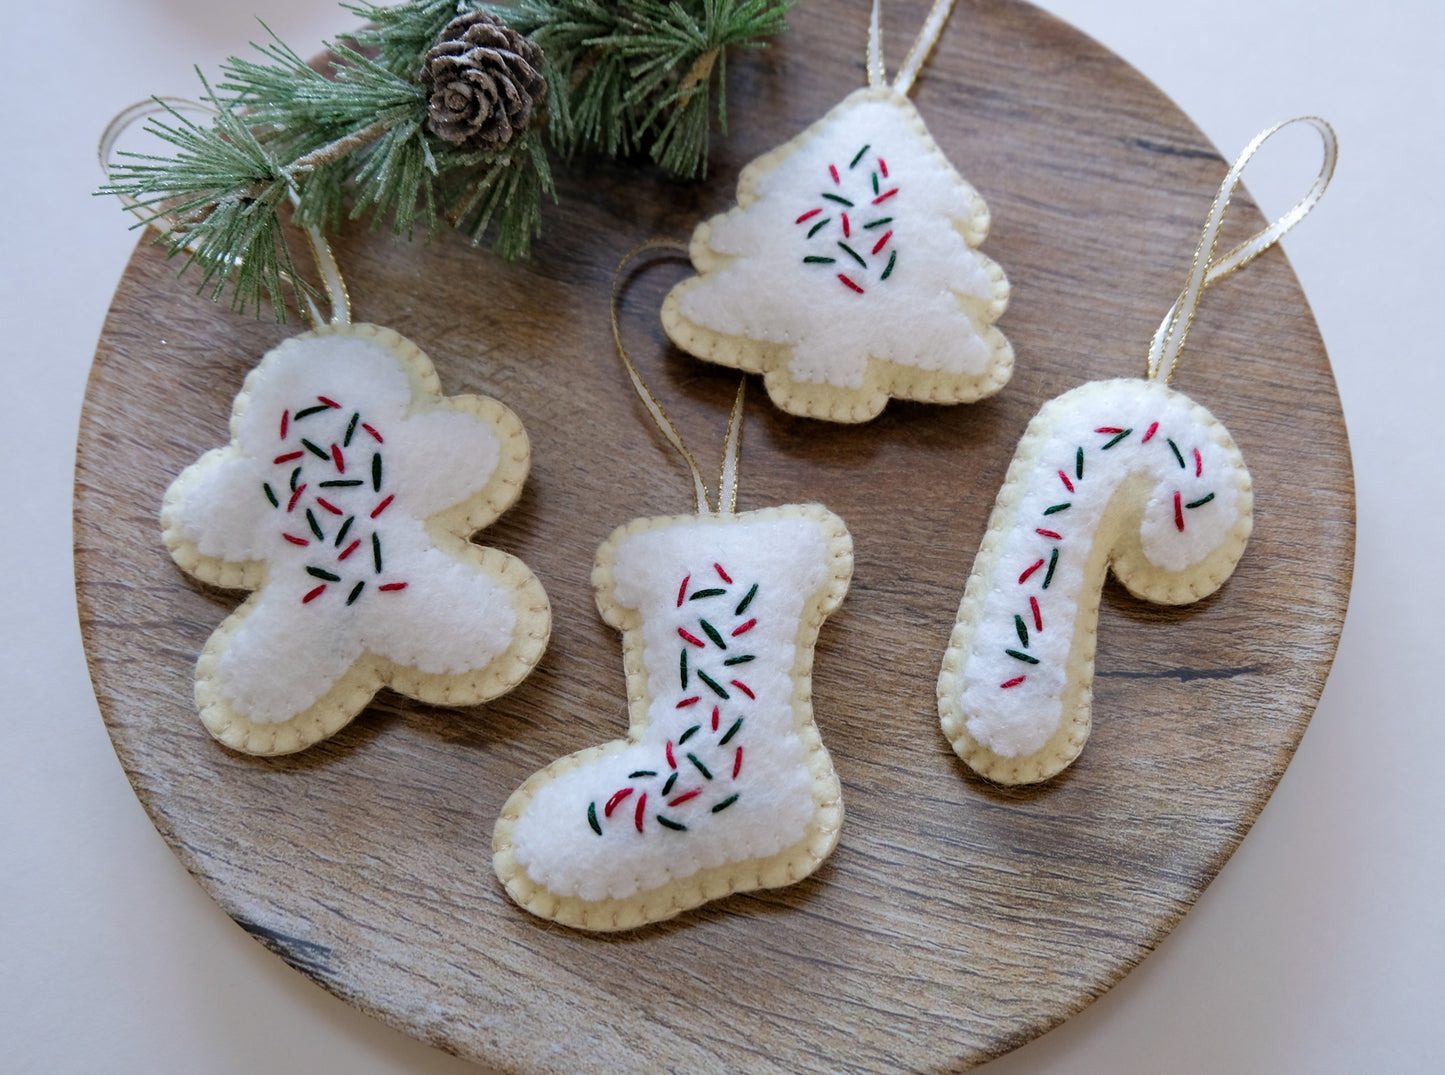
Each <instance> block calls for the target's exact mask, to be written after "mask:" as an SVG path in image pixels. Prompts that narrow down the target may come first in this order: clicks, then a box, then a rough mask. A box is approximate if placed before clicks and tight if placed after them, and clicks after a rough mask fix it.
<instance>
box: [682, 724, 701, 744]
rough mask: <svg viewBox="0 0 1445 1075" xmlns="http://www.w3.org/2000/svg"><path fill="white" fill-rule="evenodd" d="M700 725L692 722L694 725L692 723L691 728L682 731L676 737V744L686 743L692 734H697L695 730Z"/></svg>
mask: <svg viewBox="0 0 1445 1075" xmlns="http://www.w3.org/2000/svg"><path fill="white" fill-rule="evenodd" d="M701 727H702V725H701V724H694V725H693V726H692V727H691V728H689V729H688V730H687V731H685V732H683V733H682V734H681V735H679V736H678V737H677V745H678V746H682V744H683V743H686V742H687V741H688V740H689V739H691V738H692V737H693V736H694V735H696V734H697V730H698V729H699V728H701Z"/></svg>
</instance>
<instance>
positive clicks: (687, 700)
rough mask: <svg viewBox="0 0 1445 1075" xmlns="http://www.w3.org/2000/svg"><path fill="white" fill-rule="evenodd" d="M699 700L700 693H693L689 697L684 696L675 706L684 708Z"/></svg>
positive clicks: (695, 703)
mask: <svg viewBox="0 0 1445 1075" xmlns="http://www.w3.org/2000/svg"><path fill="white" fill-rule="evenodd" d="M700 701H702V695H700V694H694V695H693V696H692V697H691V698H684V699H683V700H682V701H680V702H678V703H677V706H676V708H678V709H686V708H687V707H688V706H690V705H697V703H698V702H700Z"/></svg>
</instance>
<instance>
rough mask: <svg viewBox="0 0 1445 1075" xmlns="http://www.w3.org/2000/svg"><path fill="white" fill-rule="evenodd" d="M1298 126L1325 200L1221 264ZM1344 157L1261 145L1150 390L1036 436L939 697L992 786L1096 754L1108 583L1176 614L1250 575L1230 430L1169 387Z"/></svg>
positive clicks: (1224, 201)
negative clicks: (1222, 283) (1255, 188)
mask: <svg viewBox="0 0 1445 1075" xmlns="http://www.w3.org/2000/svg"><path fill="white" fill-rule="evenodd" d="M1292 123H1306V124H1309V125H1311V126H1312V127H1313V128H1314V129H1315V130H1317V131H1318V132H1319V134H1320V136H1321V137H1322V139H1323V140H1324V148H1325V154H1324V165H1323V167H1322V168H1321V170H1320V173H1319V176H1318V177H1317V178H1316V180H1315V183H1314V185H1313V186H1312V187H1311V189H1310V191H1309V192H1308V194H1307V195H1306V196H1305V197H1304V198H1303V199H1302V200H1301V201H1300V202H1299V203H1298V204H1297V205H1295V206H1294V207H1293V208H1292V209H1291V210H1290V211H1289V212H1287V213H1286V214H1284V216H1282V217H1280V219H1278V220H1276V221H1275V222H1274V223H1272V224H1271V225H1269V226H1268V227H1267V228H1265V229H1263V230H1262V231H1260V232H1259V233H1257V234H1256V235H1254V236H1252V237H1251V238H1249V239H1247V240H1246V241H1244V242H1242V243H1240V244H1239V245H1238V246H1236V247H1234V248H1233V249H1232V250H1230V251H1228V252H1227V253H1225V254H1223V255H1221V256H1219V257H1218V258H1216V257H1215V254H1214V251H1215V247H1216V244H1217V242H1218V237H1219V231H1220V227H1221V225H1222V223H1223V220H1224V215H1225V212H1226V210H1227V209H1228V205H1229V200H1230V196H1231V194H1232V193H1233V191H1234V188H1235V186H1236V185H1237V184H1238V182H1239V177H1240V174H1241V172H1243V170H1244V168H1245V166H1246V165H1247V164H1248V162H1249V160H1250V158H1251V157H1252V156H1253V155H1254V153H1255V151H1256V150H1257V149H1258V148H1259V147H1260V146H1261V145H1262V144H1263V143H1264V142H1265V141H1266V140H1267V139H1268V138H1270V137H1271V136H1272V135H1273V134H1275V133H1276V132H1277V131H1279V130H1281V129H1282V128H1284V127H1286V126H1289V125H1290V124H1292ZM1335 157H1336V144H1335V137H1334V133H1333V131H1332V130H1331V129H1330V127H1329V125H1328V124H1326V123H1325V122H1324V121H1323V120H1320V119H1316V118H1313V117H1306V118H1303V119H1299V120H1291V121H1289V122H1288V123H1282V124H1279V125H1277V126H1275V127H1271V128H1270V129H1268V130H1266V131H1264V132H1262V133H1261V134H1260V135H1258V136H1257V137H1256V138H1255V139H1254V140H1253V141H1251V142H1250V144H1249V145H1248V146H1247V147H1246V148H1245V150H1244V151H1243V152H1242V153H1241V154H1240V156H1239V158H1238V160H1236V161H1235V163H1234V166H1233V167H1232V168H1231V169H1230V170H1229V173H1228V175H1227V176H1226V177H1225V180H1224V182H1223V184H1222V185H1221V187H1220V189H1219V193H1218V194H1217V195H1216V197H1215V199H1214V203H1213V206H1212V207H1211V209H1210V213H1209V217H1208V220H1207V222H1206V224H1205V227H1204V234H1203V236H1202V237H1201V239H1200V242H1199V247H1198V250H1197V251H1196V253H1195V257H1194V264H1193V268H1192V270H1191V273H1190V276H1189V279H1188V283H1187V284H1186V286H1185V288H1184V291H1183V293H1182V294H1181V295H1180V296H1179V299H1178V301H1177V302H1176V303H1175V304H1174V306H1173V308H1172V309H1171V310H1170V311H1169V313H1168V315H1166V317H1165V318H1164V321H1163V323H1162V324H1161V325H1160V326H1159V330H1158V332H1157V333H1156V334H1155V336H1154V340H1153V344H1152V346H1151V348H1150V353H1149V362H1148V369H1147V376H1146V377H1145V378H1143V379H1118V380H1110V381H1095V382H1092V383H1089V384H1085V385H1083V386H1081V387H1079V388H1076V389H1074V390H1073V391H1070V392H1066V393H1065V394H1064V395H1062V396H1060V397H1058V398H1057V399H1054V400H1052V401H1050V402H1048V403H1046V404H1045V405H1044V406H1043V408H1042V409H1041V410H1040V411H1039V413H1038V414H1037V415H1036V416H1035V417H1034V419H1033V421H1032V422H1030V423H1029V426H1028V429H1027V430H1026V431H1025V433H1024V435H1023V439H1022V440H1021V441H1020V442H1019V446H1018V450H1017V452H1016V453H1015V455H1014V458H1013V461H1012V463H1011V464H1010V466H1009V470H1008V475H1007V478H1006V479H1005V482H1004V485H1003V488H1002V489H1001V490H1000V491H999V494H998V499H997V502H996V503H995V505H994V509H993V514H992V515H991V516H990V518H989V524H988V531H987V533H986V534H985V536H984V539H983V543H982V545H981V546H980V548H979V551H978V555H977V558H976V559H975V561H974V566H973V571H972V573H971V574H970V575H969V578H968V582H967V585H966V586H965V589H964V596H963V600H962V603H961V604H960V606H959V612H958V619H957V623H956V625H955V627H954V629H953V634H952V637H951V639H950V642H949V646H948V650H947V652H946V654H945V656H944V660H943V668H942V671H941V673H940V675H939V679H938V705H939V714H940V717H941V720H942V726H943V731H944V734H945V735H946V736H947V737H948V739H949V741H950V742H951V743H952V744H953V748H954V750H955V751H956V752H957V753H958V755H959V757H961V758H962V759H963V760H964V761H966V762H967V763H968V764H969V765H970V766H971V767H972V768H973V769H974V770H975V771H976V772H978V773H979V774H980V775H982V776H984V777H987V778H988V779H990V780H993V781H996V782H999V783H1003V784H1021V783H1031V782H1035V781H1040V780H1046V779H1048V778H1049V777H1051V776H1053V775H1055V774H1056V773H1058V772H1060V771H1061V770H1062V769H1064V768H1065V767H1066V766H1067V765H1069V763H1071V762H1072V761H1073V760H1074V758H1075V757H1077V756H1078V754H1079V752H1080V751H1081V750H1082V749H1083V746H1084V743H1085V741H1086V740H1087V739H1088V735H1089V729H1090V725H1091V722H1092V706H1091V699H1092V694H1091V686H1092V682H1093V671H1094V657H1095V648H1096V637H1097V629H1098V613H1099V599H1100V590H1101V588H1102V586H1103V582H1104V575H1105V573H1106V571H1107V570H1108V569H1110V568H1112V569H1113V572H1114V575H1115V577H1116V578H1118V579H1119V581H1120V582H1121V583H1122V584H1123V585H1124V586H1125V588H1127V589H1128V590H1129V591H1130V593H1132V594H1134V595H1135V596H1136V597H1140V598H1142V599H1144V600H1147V601H1153V602H1156V603H1160V604H1171V605H1179V604H1186V603H1189V602H1192V601H1196V600H1198V599H1199V598H1201V597H1204V596H1206V595H1208V594H1211V593H1214V592H1215V591H1216V590H1218V589H1219V588H1220V587H1221V586H1222V585H1223V584H1224V582H1225V580H1226V579H1228V578H1229V576H1230V574H1231V573H1232V572H1233V571H1234V567H1235V565H1236V564H1237V563H1238V561H1239V558H1240V556H1241V555H1242V554H1243V552H1244V548H1245V543H1246V541H1247V540H1248V538H1249V534H1250V530H1251V527H1252V520H1253V503H1254V492H1253V485H1252V482H1251V479H1250V475H1249V471H1248V469H1246V467H1245V464H1244V460H1243V458H1242V456H1241V455H1240V452H1239V449H1238V447H1237V446H1236V445H1235V443H1234V440H1233V439H1232V438H1231V437H1230V435H1229V432H1228V430H1226V429H1225V428H1224V426H1223V425H1222V424H1221V423H1220V422H1219V421H1218V420H1217V419H1216V418H1215V417H1214V416H1213V415H1211V414H1210V413H1209V411H1207V410H1205V408H1203V407H1202V406H1200V405H1199V404H1197V403H1195V402H1194V401H1193V400H1191V399H1190V398H1189V397H1188V396H1186V395H1184V394H1183V393H1181V392H1179V391H1177V390H1175V389H1172V388H1170V387H1169V386H1168V382H1169V380H1170V378H1171V376H1172V375H1173V373H1174V371H1175V368H1176V366H1177V363H1178V360H1179V354H1180V351H1181V350H1182V348H1183V346H1184V341H1185V339H1186V337H1187V335H1188V332H1189V327H1190V324H1191V322H1192V320H1193V318H1194V315H1195V311H1196V309H1197V307H1198V304H1199V300H1200V297H1201V296H1202V294H1203V292H1204V289H1205V288H1206V287H1208V286H1209V285H1210V284H1212V283H1214V282H1215V281H1217V280H1218V279H1220V278H1221V277H1223V276H1225V275H1226V274H1228V273H1230V272H1233V271H1234V270H1235V269H1238V268H1240V267H1242V266H1244V265H1246V264H1248V263H1249V262H1250V261H1251V260H1253V259H1254V258H1255V257H1257V256H1258V255H1259V254H1261V253H1262V252H1264V251H1265V250H1267V249H1268V248H1269V247H1270V246H1272V245H1274V243H1276V242H1277V241H1278V240H1279V238H1280V236H1282V235H1283V234H1284V233H1285V232H1286V231H1288V230H1289V229H1290V228H1291V227H1293V226H1294V225H1295V224H1296V223H1298V222H1299V221H1300V220H1301V219H1302V218H1303V217H1304V216H1305V214H1306V213H1308V212H1309V211H1310V209H1311V208H1313V206H1314V205H1315V203H1316V202H1317V201H1318V200H1319V198H1320V196H1321V195H1322V194H1323V193H1324V190H1325V187H1326V186H1327V185H1328V183H1329V180H1330V176H1331V174H1332V173H1333V170H1334V164H1335Z"/></svg>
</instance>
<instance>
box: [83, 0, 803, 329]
mask: <svg viewBox="0 0 1445 1075" xmlns="http://www.w3.org/2000/svg"><path fill="white" fill-rule="evenodd" d="M792 2H793V0H666V2H664V0H520V2H519V3H517V4H516V5H514V6H510V7H500V6H495V5H484V4H480V3H477V2H476V0H408V2H406V3H402V4H399V5H394V6H381V5H376V4H372V3H367V2H358V3H353V4H345V5H343V6H344V7H346V8H347V10H349V11H351V12H352V13H353V14H355V15H357V16H359V17H360V18H362V19H363V20H365V22H366V24H367V25H366V27H365V28H364V29H362V30H359V31H357V32H355V33H353V34H350V35H347V37H346V39H345V40H344V41H342V42H337V43H333V44H329V45H328V48H329V50H330V55H329V56H328V57H327V61H326V69H325V71H319V70H316V69H314V68H312V67H311V66H310V65H308V64H307V63H306V62H305V60H303V59H302V58H301V56H300V55H298V54H297V53H296V52H295V51H293V50H292V49H291V48H289V47H288V46H286V45H285V44H284V43H283V42H281V41H280V40H279V39H277V38H275V36H274V35H272V40H271V41H270V42H269V43H267V44H264V45H256V46H255V48H256V51H257V55H256V56H253V57H252V58H249V59H245V58H239V57H232V58H231V59H230V60H228V61H227V62H226V63H225V64H223V65H222V74H223V78H222V80H221V81H220V82H219V83H218V84H217V85H216V87H215V89H214V90H213V89H212V88H211V87H210V86H209V85H208V84H206V82H205V80H204V78H203V79H202V85H203V87H204V100H205V102H206V103H207V105H208V106H210V107H211V108H212V109H214V110H215V113H216V117H215V120H214V122H213V124H212V125H211V126H210V127H205V126H202V125H200V124H198V123H195V122H193V121H191V120H189V119H187V118H185V117H184V116H182V115H181V114H180V113H178V112H176V111H174V110H173V109H172V110H170V116H169V118H168V119H166V120H153V121H152V122H151V123H150V125H149V127H150V129H151V130H152V131H153V132H154V133H155V134H157V135H158V136H159V137H160V138H162V139H164V140H165V141H166V142H168V143H170V145H172V146H173V147H175V153H174V154H173V155H172V156H168V157H167V156H161V155H137V154H122V155H121V156H122V163H120V164H119V165H118V166H117V167H116V168H115V170H114V171H113V173H112V175H111V182H110V183H109V184H108V185H107V186H106V187H105V188H103V190H102V193H114V194H121V195H123V196H125V197H127V198H129V199H131V200H132V201H133V202H135V203H138V204H139V205H140V206H141V207H143V208H144V209H146V210H148V211H149V212H150V213H152V214H153V219H154V220H155V221H156V222H158V223H164V224H165V225H167V226H168V228H169V230H168V231H167V232H166V235H165V238H164V241H165V242H167V243H168V244H169V246H170V252H171V254H172V255H179V254H184V255H185V264H186V265H190V264H191V263H199V264H200V266H201V268H202V272H203V277H202V289H203V290H206V289H209V290H210V291H211V293H212V295H213V297H219V295H220V294H221V293H222V292H223V291H224V290H225V288H226V287H227V286H228V285H229V286H230V288H231V295H232V304H233V305H234V306H236V307H238V308H248V307H254V308H255V309H256V310H257V312H258V313H259V311H260V310H261V309H262V308H263V305H265V304H269V306H270V308H271V309H272V310H273V312H274V313H275V314H276V316H277V318H278V320H281V319H284V316H285V313H284V309H285V305H284V296H285V295H286V294H288V293H291V294H293V295H294V296H295V297H296V298H298V299H299V298H301V297H302V293H303V292H306V291H309V290H310V289H309V287H308V285H306V284H305V283H304V281H302V280H301V279H300V277H298V275H297V274H296V272H295V268H294V263H293V257H292V254H291V250H290V248H289V246H288V244H287V241H286V236H285V231H284V230H283V228H282V226H281V216H280V214H281V211H282V207H283V206H285V205H287V204H288V203H289V204H291V205H292V206H294V214H293V215H294V218H295V220H296V222H297V223H299V224H301V225H304V226H309V227H316V228H319V229H321V230H322V231H327V230H332V229H335V228H337V227H339V226H340V224H341V222H342V221H343V220H344V219H346V218H347V217H350V218H352V219H357V218H364V219H367V220H369V222H370V224H371V226H372V227H380V226H382V225H383V224H386V223H389V224H390V227H391V229H392V231H393V232H394V234H395V235H396V236H398V237H399V238H410V237H411V236H413V235H414V234H415V232H416V231H417V229H418V228H420V229H421V230H422V231H424V232H425V233H426V235H427V236H428V237H430V236H431V235H434V234H435V232H436V230H437V228H438V227H439V226H440V224H441V222H442V221H445V222H447V223H450V224H452V225H454V226H456V227H459V228H460V229H462V230H463V231H465V232H466V234H467V235H468V236H470V238H471V239H472V241H473V242H475V243H480V242H482V241H484V240H488V239H489V240H490V244H491V246H492V248H493V249H494V250H496V251H497V252H498V253H500V254H501V255H502V256H504V257H506V258H509V259H512V258H519V257H525V256H526V254H527V253H528V251H529V248H530V244H531V241H532V239H533V238H534V237H535V236H537V235H539V234H540V232H541V220H542V202H543V199H544V198H545V197H546V196H548V195H551V194H553V185H552V173H551V167H550V164H549V160H548V146H549V145H550V146H551V147H552V148H554V149H556V150H557V151H558V152H560V153H561V154H562V155H563V156H564V157H571V156H572V155H573V154H575V153H577V152H578V151H579V150H593V149H595V150H600V151H601V152H604V153H606V154H608V155H610V156H618V155H622V154H629V153H632V152H635V151H637V150H639V149H641V148H644V147H646V148H648V149H649V151H650V153H651V155H652V157H653V159H654V160H656V161H657V162H658V163H659V164H660V165H661V166H662V167H664V168H665V169H667V170H668V171H670V172H673V173H674V174H677V175H681V176H686V177H691V176H695V175H697V174H699V173H700V172H704V171H705V170H706V166H707V152H708V129H709V124H710V119H711V115H712V104H711V102H712V91H711V86H712V81H713V77H714V75H716V76H717V79H718V83H719V92H718V95H717V101H718V104H717V112H718V116H719V120H720V121H721V123H722V125H723V127H724V129H725V128H726V111H725V107H726V106H725V97H724V94H723V91H722V83H723V78H724V75H725V71H726V50H727V49H728V48H729V47H754V46H757V45H760V44H762V42H761V40H760V39H761V38H762V37H765V36H768V35H771V34H776V33H779V32H781V31H782V30H783V29H784V28H785V12H786V9H787V8H788V7H790V6H791V3H792ZM267 32H268V33H269V32H270V31H269V30H268V31H267Z"/></svg>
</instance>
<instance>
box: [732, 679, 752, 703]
mask: <svg viewBox="0 0 1445 1075" xmlns="http://www.w3.org/2000/svg"><path fill="white" fill-rule="evenodd" d="M728 682H730V683H731V684H732V685H733V686H734V687H736V688H737V689H738V690H740V691H742V692H743V693H744V694H746V695H747V696H748V697H749V698H753V699H756V698H757V695H756V694H754V693H753V692H752V691H750V690H748V685H747V684H746V683H742V682H740V681H738V680H736V679H733V680H729V681H728Z"/></svg>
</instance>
